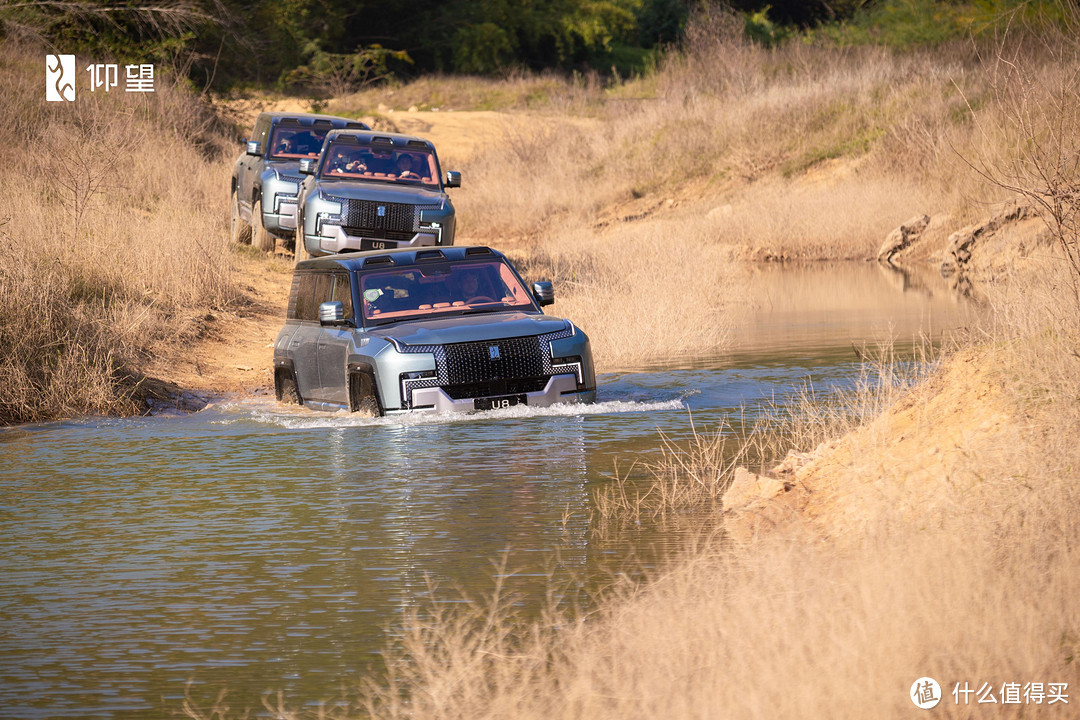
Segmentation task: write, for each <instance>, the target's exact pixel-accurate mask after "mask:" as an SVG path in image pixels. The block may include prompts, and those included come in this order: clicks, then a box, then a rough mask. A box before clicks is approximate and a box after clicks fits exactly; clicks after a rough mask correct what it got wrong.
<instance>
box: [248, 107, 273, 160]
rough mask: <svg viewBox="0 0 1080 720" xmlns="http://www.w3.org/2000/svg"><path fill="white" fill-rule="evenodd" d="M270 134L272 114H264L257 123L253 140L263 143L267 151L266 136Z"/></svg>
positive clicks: (264, 149)
mask: <svg viewBox="0 0 1080 720" xmlns="http://www.w3.org/2000/svg"><path fill="white" fill-rule="evenodd" d="M269 134H270V116H269V115H263V116H260V117H259V120H258V122H256V123H255V137H253V138H251V139H252V140H257V141H258V142H259V143H260V144H261V145H262V149H263V152H265V151H266V138H267V136H268V135H269Z"/></svg>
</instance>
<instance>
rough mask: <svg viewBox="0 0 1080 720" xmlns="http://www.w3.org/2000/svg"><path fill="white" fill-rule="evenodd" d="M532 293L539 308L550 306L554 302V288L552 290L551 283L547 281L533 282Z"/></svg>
mask: <svg viewBox="0 0 1080 720" xmlns="http://www.w3.org/2000/svg"><path fill="white" fill-rule="evenodd" d="M532 291H533V297H534V298H536V302H537V303H539V304H540V307H544V306H545V305H551V304H552V303H554V302H555V288H553V287H552V286H551V283H550V282H549V281H547V280H541V281H540V282H534V283H533V286H532Z"/></svg>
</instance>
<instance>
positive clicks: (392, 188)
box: [296, 130, 461, 262]
mask: <svg viewBox="0 0 1080 720" xmlns="http://www.w3.org/2000/svg"><path fill="white" fill-rule="evenodd" d="M299 168H300V172H301V173H302V174H306V175H308V177H307V178H305V179H304V182H303V185H301V186H300V197H299V199H298V204H299V210H298V215H297V223H296V260H297V262H300V261H301V260H305V259H307V258H309V257H317V256H319V255H328V254H331V253H339V252H343V251H356V250H391V249H395V248H399V247H417V246H421V245H453V243H454V226H455V216H454V206H453V205H452V204H451V202H450V198H448V197H447V196H446V192H445V190H446V188H453V187H459V186H460V185H461V174H460V173H457V172H452V171H451V172H447V173H446V176H445V177H443V175H442V171H441V169H440V167H439V158H438V156H437V155H436V154H435V146H434V145H432V144H431V143H430V142H429V141H427V140H423V139H421V138H417V137H410V136H408V135H396V134H392V133H383V132H374V131H357V130H335V131H332V132H331V133H330V134H329V135H327V137H326V144H325V145H324V146H323V150H322V154H321V155H320V156H319V158H318V159H317V160H301V161H300V166H299Z"/></svg>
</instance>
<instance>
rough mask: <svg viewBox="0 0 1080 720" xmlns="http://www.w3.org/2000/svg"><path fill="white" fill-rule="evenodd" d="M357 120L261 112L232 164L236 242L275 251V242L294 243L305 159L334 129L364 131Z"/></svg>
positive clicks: (363, 127) (233, 220)
mask: <svg viewBox="0 0 1080 720" xmlns="http://www.w3.org/2000/svg"><path fill="white" fill-rule="evenodd" d="M367 127H368V126H367V125H365V124H364V123H362V122H359V121H358V120H349V119H348V118H343V117H336V116H333V115H315V114H312V113H269V112H264V113H260V114H259V118H258V119H257V120H256V121H255V129H254V130H253V131H252V134H251V139H250V140H243V141H242V142H244V143H245V146H244V152H243V153H241V155H240V157H239V158H237V159H236V163H235V164H234V165H233V173H232V187H231V191H232V193H231V197H232V199H231V203H230V204H231V207H232V228H231V232H232V240H233V242H240V243H245V244H246V243H254V244H255V246H256V247H258V248H259V249H260V250H268V251H271V250H273V249H274V238H283V239H285V240H287V241H289V242H290V243H291V242H292V239H293V236H294V234H295V232H296V194H297V192H298V191H299V188H300V183H301V181H302V180H303V178H302V177H300V173H299V172H298V170H297V165H298V164H299V162H300V160H301V159H305V158H316V157H318V156H319V152H320V151H321V150H322V146H323V140H324V139H325V138H326V134H327V133H329V132H330V131H331V130H333V129H335V128H352V129H355V130H366V129H367Z"/></svg>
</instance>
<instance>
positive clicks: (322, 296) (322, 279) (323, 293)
mask: <svg viewBox="0 0 1080 720" xmlns="http://www.w3.org/2000/svg"><path fill="white" fill-rule="evenodd" d="M315 277H316V278H317V279H316V280H315V307H316V310H315V319H316V320H318V319H319V317H318V315H319V311H318V309H317V308H318V307H319V305H320V304H322V303H324V302H329V301H330V284H331V282H332V281H333V279H334V278H333V276H332V275H330V274H329V273H322V274H321V275H316V276H315Z"/></svg>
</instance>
